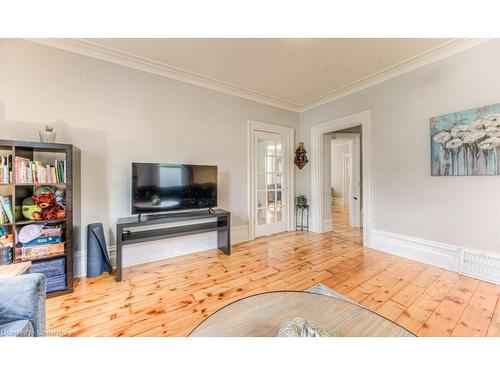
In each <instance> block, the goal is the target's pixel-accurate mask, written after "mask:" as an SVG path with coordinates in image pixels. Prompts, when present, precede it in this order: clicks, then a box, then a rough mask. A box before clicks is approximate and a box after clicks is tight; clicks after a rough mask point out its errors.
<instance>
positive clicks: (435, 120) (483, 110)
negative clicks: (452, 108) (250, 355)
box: [430, 104, 500, 176]
mask: <svg viewBox="0 0 500 375" xmlns="http://www.w3.org/2000/svg"><path fill="white" fill-rule="evenodd" d="M493 113H500V104H492V105H488V106H485V107H478V108H474V109H468V110H466V111H461V112H454V113H449V114H446V115H441V116H436V117H432V118H431V120H430V127H431V171H432V175H433V176H439V173H438V170H439V168H438V164H439V153H440V151H441V146H440V145H439V143H436V142H434V140H433V139H432V138H433V137H434V136H435V135H436V134H438V133H439V132H441V131H443V130H449V129H451V128H452V127H454V126H456V125H470V124H471V123H472V122H473V121H475V120H477V119H479V118H480V117H486V116H488V115H491V114H493ZM463 157H464V155H463V153H462V152H461V153H460V162H462V161H463ZM489 159H490V161H491V162H493V161H494V156H493V154H491V153H490V155H489ZM460 164H461V163H460ZM490 164H492V163H490ZM488 174H490V173H488ZM491 174H495V173H491ZM464 175H465V173H464Z"/></svg>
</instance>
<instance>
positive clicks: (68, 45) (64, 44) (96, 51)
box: [26, 38, 300, 112]
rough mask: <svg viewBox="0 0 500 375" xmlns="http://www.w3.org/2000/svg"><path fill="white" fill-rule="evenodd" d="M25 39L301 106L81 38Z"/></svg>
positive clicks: (255, 98)
mask: <svg viewBox="0 0 500 375" xmlns="http://www.w3.org/2000/svg"><path fill="white" fill-rule="evenodd" d="M26 40H28V41H30V42H34V43H38V44H42V45H45V46H49V47H54V48H58V49H62V50H65V51H69V52H73V53H77V54H80V55H84V56H88V57H93V58H96V59H99V60H104V61H107V62H111V63H115V64H119V65H123V66H126V67H128V68H132V69H137V70H141V71H143V72H147V73H151V74H156V75H159V76H163V77H167V78H171V79H175V80H178V81H182V82H186V83H190V84H193V85H196V86H201V87H204V88H207V89H211V90H215V91H219V92H222V93H224V94H229V95H233V96H237V97H240V98H244V99H249V100H252V101H255V102H259V103H262V104H267V105H270V106H273V107H278V108H282V109H286V110H288V111H293V112H300V105H298V104H295V103H290V102H287V101H284V100H281V99H279V98H275V97H273V96H270V95H266V94H262V93H260V92H256V91H253V90H249V89H246V88H243V87H239V86H237V85H233V84H230V83H227V82H223V81H219V80H216V79H213V78H210V77H207V76H204V75H201V74H197V73H192V72H189V71H187V70H183V69H180V68H176V67H174V66H171V65H168V64H164V63H162V62H159V61H156V60H152V59H148V58H145V57H142V56H137V55H134V54H131V53H128V52H123V51H120V50H117V49H114V48H110V47H106V46H102V45H100V44H97V43H93V42H90V41H87V40H82V39H60V38H54V39H45V38H43V39H42V38H40V39H38V38H34V39H33V38H27V39H26Z"/></svg>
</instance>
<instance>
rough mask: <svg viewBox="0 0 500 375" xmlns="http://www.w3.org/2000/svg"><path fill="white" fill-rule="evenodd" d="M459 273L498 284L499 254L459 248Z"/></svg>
mask: <svg viewBox="0 0 500 375" xmlns="http://www.w3.org/2000/svg"><path fill="white" fill-rule="evenodd" d="M459 272H460V273H461V274H464V275H467V276H471V277H476V278H479V279H482V280H486V281H490V282H492V283H495V284H500V254H495V253H489V252H485V251H478V250H470V249H463V248H461V249H460V263H459Z"/></svg>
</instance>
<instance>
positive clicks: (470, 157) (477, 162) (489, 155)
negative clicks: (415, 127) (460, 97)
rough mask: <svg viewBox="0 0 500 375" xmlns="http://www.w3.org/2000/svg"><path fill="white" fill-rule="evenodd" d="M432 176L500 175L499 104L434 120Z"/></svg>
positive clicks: (432, 127)
mask: <svg viewBox="0 0 500 375" xmlns="http://www.w3.org/2000/svg"><path fill="white" fill-rule="evenodd" d="M431 173H432V175H433V176H486V175H500V104H494V105H489V106H486V107H479V108H475V109H470V110H467V111H462V112H456V113H450V114H447V115H442V116H437V117H433V118H431Z"/></svg>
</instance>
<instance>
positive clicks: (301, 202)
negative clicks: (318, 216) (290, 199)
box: [295, 194, 307, 206]
mask: <svg viewBox="0 0 500 375" xmlns="http://www.w3.org/2000/svg"><path fill="white" fill-rule="evenodd" d="M295 200H296V204H297V206H305V205H307V197H306V195H305V194H299V195H297V197H296V198H295Z"/></svg>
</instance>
